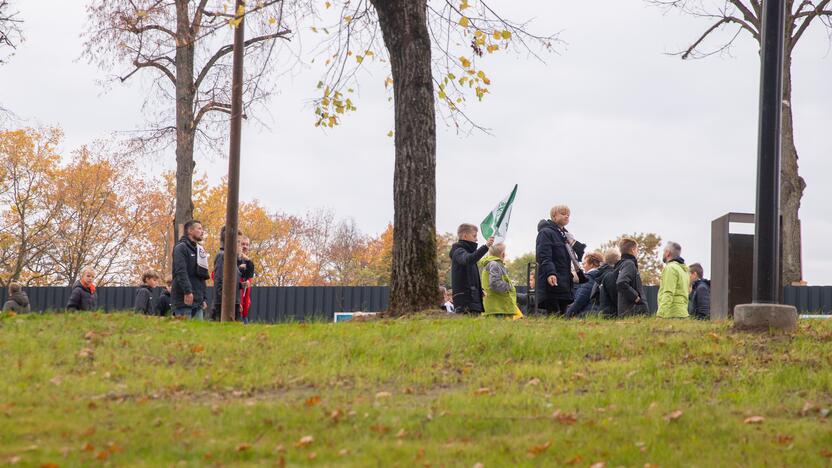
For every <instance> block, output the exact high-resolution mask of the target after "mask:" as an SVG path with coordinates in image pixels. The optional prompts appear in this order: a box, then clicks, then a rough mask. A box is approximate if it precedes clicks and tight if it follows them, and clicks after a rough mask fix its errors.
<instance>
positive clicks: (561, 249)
mask: <svg viewBox="0 0 832 468" xmlns="http://www.w3.org/2000/svg"><path fill="white" fill-rule="evenodd" d="M570 216H571V211H570V210H569V207H568V206H566V205H557V206H554V207H552V209H551V210H550V211H549V219H544V220H542V221H540V222H539V223H538V224H537V242H536V248H535V259H536V260H537V281H536V283H537V288H536V290H535V295H536V297H535V299H536V300H537V307H538V309H539V310H541V311H542V312H543V313H546V314H554V315H563V314H565V313H566V309H567V307H569V304H571V303H572V301H573V300H574V296H573V286H574V285H575V284H578V283H580V282H582V281H586V277H585V276H584V274H583V272H582V271H581V265H580V261H581V258H582V257H583V255H584V250H586V245H585V244H582V243H580V242H578V241H576V240H575V238H574V237H573V236H572V234H571V233H570V232H569V231H567V230H566V226H567V225H568V224H569V217H570Z"/></svg>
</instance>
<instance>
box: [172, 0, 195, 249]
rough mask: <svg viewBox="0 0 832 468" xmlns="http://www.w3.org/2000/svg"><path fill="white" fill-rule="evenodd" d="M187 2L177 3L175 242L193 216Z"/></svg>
mask: <svg viewBox="0 0 832 468" xmlns="http://www.w3.org/2000/svg"><path fill="white" fill-rule="evenodd" d="M192 35H193V33H192V30H191V23H190V15H189V14H188V0H176V36H177V42H178V43H179V44H180V45H179V47H177V48H176V58H175V60H176V210H175V213H174V226H175V229H174V234H173V235H174V239H176V238H177V237H178V236H180V235H182V232H181V231H180V229H181V227H182V225H183V224H184V223H185V222H186V221H188V220H190V219H191V218H192V217H193V214H194V205H193V201H192V195H193V194H192V190H193V173H194V137H195V130H196V129H195V127H194V99H195V97H196V89H195V87H194V45H193V37H192Z"/></svg>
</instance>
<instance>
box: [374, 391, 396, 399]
mask: <svg viewBox="0 0 832 468" xmlns="http://www.w3.org/2000/svg"><path fill="white" fill-rule="evenodd" d="M391 396H393V394H392V393H390V392H378V393H376V398H390V397H391Z"/></svg>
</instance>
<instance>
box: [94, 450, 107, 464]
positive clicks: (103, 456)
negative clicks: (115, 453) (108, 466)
mask: <svg viewBox="0 0 832 468" xmlns="http://www.w3.org/2000/svg"><path fill="white" fill-rule="evenodd" d="M95 458H96V459H97V460H101V461H104V460H106V459H108V458H110V452H108V451H106V450H102V451H100V452H98V455H96V456H95Z"/></svg>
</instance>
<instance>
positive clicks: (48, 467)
mask: <svg viewBox="0 0 832 468" xmlns="http://www.w3.org/2000/svg"><path fill="white" fill-rule="evenodd" d="M40 468H59V465H58V464H57V463H44V464H42V465H40Z"/></svg>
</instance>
